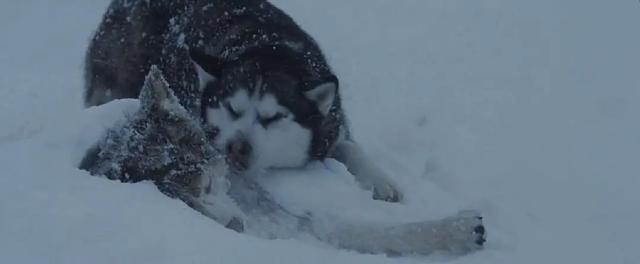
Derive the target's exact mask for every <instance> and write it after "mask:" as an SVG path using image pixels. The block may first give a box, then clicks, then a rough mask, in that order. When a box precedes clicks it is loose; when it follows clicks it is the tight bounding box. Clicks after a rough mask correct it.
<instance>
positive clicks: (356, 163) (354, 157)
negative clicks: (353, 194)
mask: <svg viewBox="0 0 640 264" xmlns="http://www.w3.org/2000/svg"><path fill="white" fill-rule="evenodd" d="M333 158H335V159H336V160H338V161H340V162H342V163H343V164H344V165H345V166H347V170H349V172H350V173H351V174H353V175H354V176H355V178H356V181H358V183H360V186H362V188H364V189H367V190H372V191H373V199H376V200H383V201H387V202H399V201H400V199H401V195H400V192H399V191H398V189H397V188H396V187H395V186H394V185H393V184H392V183H391V182H390V179H389V177H388V176H387V175H386V174H385V173H384V172H383V171H382V170H381V169H380V168H378V167H377V166H376V165H375V164H373V162H372V161H371V160H370V159H369V158H368V157H367V155H366V154H365V153H364V151H363V150H362V148H361V147H360V146H358V144H357V143H355V142H353V141H350V140H342V141H340V142H338V143H337V144H336V147H335V151H334V153H333Z"/></svg>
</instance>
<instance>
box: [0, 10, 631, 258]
mask: <svg viewBox="0 0 640 264" xmlns="http://www.w3.org/2000/svg"><path fill="white" fill-rule="evenodd" d="M274 2H275V3H276V4H277V5H278V6H280V7H282V8H283V9H284V10H286V11H287V12H288V13H289V14H291V15H292V16H293V17H294V18H295V19H296V20H297V21H298V22H299V23H300V24H301V25H302V26H303V28H305V29H307V30H308V31H309V32H310V33H311V34H312V35H313V36H315V37H316V39H317V40H318V42H319V43H320V44H321V46H322V47H323V48H324V50H325V52H326V54H327V56H328V57H329V60H330V62H331V63H332V65H333V66H334V68H335V70H336V72H337V73H338V75H339V76H340V78H341V83H342V89H343V90H342V93H343V98H344V101H345V103H344V104H345V108H346V109H347V111H348V113H349V115H350V121H351V125H352V130H353V132H354V134H355V136H356V138H357V139H359V141H360V142H361V143H363V145H365V146H366V149H367V150H368V151H369V152H370V154H371V155H372V156H373V157H374V158H375V159H376V160H377V161H378V162H379V163H380V165H381V166H382V167H383V168H384V169H385V170H386V171H388V172H389V173H390V174H392V175H393V176H394V179H395V180H396V181H397V182H398V185H399V186H400V188H401V189H402V191H403V192H404V193H405V196H406V201H405V202H404V204H402V205H392V204H386V203H379V202H374V201H371V200H370V199H368V197H369V194H368V193H366V192H364V191H361V190H359V189H358V188H357V187H356V185H355V183H354V181H353V179H352V178H350V177H349V176H348V175H345V174H346V173H345V172H344V171H342V170H337V171H329V170H326V169H322V167H323V166H319V165H318V164H314V165H312V166H311V167H310V168H309V169H308V170H307V172H308V173H293V174H291V173H289V174H282V175H272V178H270V179H268V180H266V181H267V182H266V184H267V185H268V187H269V189H270V190H271V191H273V192H274V194H275V196H276V197H277V199H278V200H279V201H281V202H282V203H283V204H284V205H286V206H287V207H289V208H291V209H292V210H298V209H300V210H307V209H310V210H314V211H320V212H323V213H325V214H327V215H335V216H340V217H349V218H351V217H353V218H355V219H369V220H377V221H395V222H405V221H412V220H419V219H436V218H440V217H443V216H447V215H450V214H453V213H455V212H456V211H458V210H464V209H476V210H480V211H482V212H483V214H484V216H485V223H486V225H487V228H488V231H489V237H488V240H489V241H488V244H487V245H486V248H485V249H484V250H482V251H480V252H477V253H474V254H471V255H468V256H463V257H448V256H430V257H409V258H387V257H385V256H373V255H361V254H357V253H354V252H348V251H342V250H335V249H332V248H331V247H329V246H327V245H324V244H321V243H318V242H313V241H308V240H263V239H259V238H255V237H251V236H247V235H242V234H237V233H234V232H233V231H229V230H227V229H225V228H223V227H222V226H220V225H218V224H217V223H215V222H214V221H211V220H209V219H207V218H206V217H204V216H202V215H200V214H199V213H197V212H195V211H193V210H191V209H190V208H188V207H187V206H185V205H184V204H182V203H181V202H179V201H177V200H171V199H168V198H166V197H165V196H164V195H162V194H161V193H160V192H158V191H157V190H156V189H155V187H154V186H152V185H151V184H144V183H143V184H135V185H128V184H120V183H115V182H111V181H108V180H104V179H101V178H95V177H90V176H89V175H88V174H87V173H85V172H83V171H80V170H77V169H75V165H76V164H77V162H79V160H80V158H81V157H82V155H83V152H84V150H85V149H86V148H87V147H88V146H89V145H90V144H92V143H93V142H94V141H95V140H96V139H97V138H98V137H99V136H100V133H101V132H102V131H103V129H104V128H105V127H108V126H109V125H110V124H112V123H113V122H115V121H116V120H117V119H119V118H121V117H122V113H123V112H124V111H131V110H132V108H133V107H135V103H134V102H132V101H120V102H115V103H113V104H109V105H107V106H105V107H100V108H94V109H88V110H84V109H82V103H81V94H82V59H83V56H84V50H85V49H86V46H87V43H88V39H89V37H90V35H91V33H92V30H93V29H94V28H95V27H96V25H97V24H98V22H99V20H100V16H101V14H102V12H103V11H104V10H105V8H106V5H107V4H108V0H99V1H98V0H96V1H86V0H57V1H49V0H28V1H26V0H25V1H3V2H2V3H0V35H1V36H2V37H1V39H2V41H0V62H1V63H0V263H262V264H266V263H440V262H447V263H492V264H499V263H522V264H526V263H536V264H537V263H582V264H586V263H597V264H599V263H637V262H638V259H640V250H639V249H640V242H638V238H639V237H640V231H639V228H638V224H639V223H640V203H638V201H639V200H640V168H639V167H638V166H639V164H640V118H639V116H640V103H639V101H640V70H639V69H640V48H639V47H640V34H638V26H639V25H640V3H638V1H635V0H617V1H600V0H564V1H557V0H536V1H512V0H485V1H473V0H468V1H462V0H455V1H452V0H429V1H425V0H398V1H388V0H358V1H355V0H354V1H341V0H323V1H310V0H309V1H293V0H277V1H274ZM328 162H331V161H328ZM329 167H332V168H336V167H338V168H339V166H333V165H332V166H329ZM294 174H295V175H294Z"/></svg>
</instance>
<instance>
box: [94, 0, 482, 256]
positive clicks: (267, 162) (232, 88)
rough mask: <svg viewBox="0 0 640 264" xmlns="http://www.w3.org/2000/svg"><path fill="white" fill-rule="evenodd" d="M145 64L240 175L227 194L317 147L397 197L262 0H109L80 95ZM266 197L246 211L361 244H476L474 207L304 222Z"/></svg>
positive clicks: (330, 80)
mask: <svg viewBox="0 0 640 264" xmlns="http://www.w3.org/2000/svg"><path fill="white" fill-rule="evenodd" d="M152 65H157V66H158V68H159V70H161V71H162V72H163V73H164V76H163V78H164V79H166V81H167V83H168V85H169V87H171V89H172V90H173V93H172V94H175V96H176V98H177V100H178V101H179V103H180V105H181V106H182V107H184V108H185V110H186V112H187V113H189V114H190V115H191V116H192V117H194V118H195V119H197V120H200V121H201V122H202V126H203V127H204V128H205V129H204V130H203V131H206V134H207V139H208V141H210V142H213V145H214V147H215V148H217V149H218V150H219V151H222V152H224V154H225V155H226V159H227V162H226V163H227V164H228V166H229V167H230V169H231V171H232V172H233V174H235V175H238V176H242V177H233V176H232V177H230V180H231V181H232V183H231V187H230V188H231V189H230V190H229V194H230V195H231V196H232V198H234V199H236V201H237V202H238V203H239V204H241V205H242V204H244V205H247V204H248V205H252V204H264V203H262V202H261V201H260V200H263V199H268V195H266V194H263V193H261V192H262V190H259V186H256V185H255V183H254V182H253V181H251V180H245V179H248V178H247V177H246V176H247V175H250V174H252V172H255V171H257V170H262V169H271V168H299V167H302V166H304V165H305V164H306V163H307V162H308V161H311V160H322V159H325V158H335V159H337V160H338V161H341V162H343V163H344V164H345V165H346V166H347V168H348V170H349V171H350V172H351V173H352V174H353V175H355V177H356V179H357V181H358V182H359V183H360V184H361V185H362V187H363V188H366V189H369V190H372V191H373V197H374V198H375V199H379V200H385V201H390V202H397V201H399V200H400V198H401V197H400V194H399V192H398V191H397V189H396V188H395V187H394V185H393V184H392V183H391V181H390V179H389V177H387V176H386V175H385V173H383V172H382V171H381V170H380V169H378V168H376V166H375V165H374V164H373V163H372V162H371V161H370V160H369V159H368V158H367V157H366V155H365V154H364V153H363V151H362V149H361V148H360V147H359V146H358V144H356V143H355V142H354V141H353V140H352V139H351V138H350V136H349V132H348V128H347V125H346V123H345V118H344V113H343V111H342V108H341V102H340V95H339V82H338V78H337V77H336V76H335V75H334V74H333V73H332V71H331V69H330V67H329V66H328V63H327V62H326V60H325V58H324V56H323V54H322V52H321V51H320V49H319V47H318V45H317V44H316V42H315V41H314V40H313V39H312V38H311V37H310V36H309V35H308V34H306V33H305V32H304V31H303V30H302V29H300V28H299V27H298V25H297V24H296V23H295V22H294V21H293V20H292V19H291V18H290V17H289V16H287V15H286V14H285V13H284V12H282V11H281V10H279V9H278V8H276V7H274V6H273V5H271V4H270V3H268V2H267V1H264V0H227V1H225V0H155V1H147V0H114V1H113V2H112V3H111V5H110V6H109V8H108V10H107V12H106V14H105V16H104V18H103V21H102V23H101V24H100V26H99V28H98V31H97V32H96V34H95V36H94V38H93V39H92V41H91V44H90V47H89V51H88V54H87V59H86V74H85V78H86V90H85V103H86V105H87V106H94V105H100V104H103V103H106V102H109V101H111V100H114V99H119V98H137V97H138V95H139V94H140V89H141V87H143V82H144V79H145V75H146V74H147V72H148V71H149V69H150V68H151V66H152ZM88 160H95V159H88ZM219 176H220V175H218V177H219ZM234 181H236V182H237V181H240V183H237V184H234V183H233V182H234ZM197 182H200V181H197ZM200 188H203V186H200ZM234 188H238V190H234ZM238 193H241V194H242V195H239V197H233V194H238ZM252 195H253V196H252ZM247 197H248V198H247ZM242 199H246V201H241V200H242ZM203 204H204V203H203ZM268 207H269V208H267V207H265V208H258V210H263V212H264V214H265V215H271V216H273V215H277V214H280V215H283V217H282V218H280V219H283V218H287V217H292V218H293V219H294V220H293V221H294V222H296V223H298V224H300V223H302V224H301V226H303V227H304V229H306V230H307V231H309V232H311V233H313V234H314V235H315V236H316V237H318V238H319V239H321V240H323V241H327V242H330V243H333V244H335V245H336V246H338V247H342V248H348V249H354V250H358V251H362V252H369V253H400V254H412V253H416V254H426V253H430V252H432V251H434V250H449V251H459V252H462V253H464V252H469V251H472V250H475V249H478V248H480V246H481V245H482V243H484V227H482V222H481V220H480V218H479V217H478V216H477V215H476V214H471V215H459V216H455V217H452V218H446V219H443V220H439V221H433V222H420V223H414V224H405V225H399V226H372V225H361V224H340V225H335V226H331V225H328V226H327V225H321V224H318V223H309V224H305V223H306V222H307V221H311V220H310V219H308V218H305V217H302V218H300V217H296V216H292V215H290V214H288V213H287V212H286V211H285V210H283V209H282V208H280V207H279V206H277V204H272V206H268ZM201 211H206V213H205V214H207V215H209V216H210V217H212V218H213V219H218V220H220V219H226V220H220V221H223V223H222V224H225V225H227V226H229V225H230V224H231V223H230V222H229V221H228V220H229V219H235V218H236V217H240V218H242V216H236V215H228V214H234V213H230V212H235V211H234V210H217V209H214V210H208V209H206V208H204V209H201ZM255 219H258V217H255ZM276 222H277V221H276Z"/></svg>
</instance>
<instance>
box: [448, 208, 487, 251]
mask: <svg viewBox="0 0 640 264" xmlns="http://www.w3.org/2000/svg"><path fill="white" fill-rule="evenodd" d="M440 232H441V234H446V237H444V238H442V240H441V241H442V242H443V244H442V245H441V246H442V248H443V249H445V250H447V251H450V252H453V253H457V254H464V253H468V252H471V251H474V250H478V249H481V248H482V246H483V245H484V243H485V242H486V241H487V232H486V228H485V226H484V224H483V223H482V216H480V214H478V213H477V212H473V211H464V212H461V213H459V214H458V215H457V216H454V217H450V218H446V219H444V220H442V223H441V230H440Z"/></svg>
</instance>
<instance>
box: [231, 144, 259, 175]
mask: <svg viewBox="0 0 640 264" xmlns="http://www.w3.org/2000/svg"><path fill="white" fill-rule="evenodd" d="M252 150H253V148H252V147H251V144H250V143H249V141H247V140H246V139H238V140H234V141H232V142H230V143H229V144H228V145H227V162H228V163H229V166H231V168H232V169H235V170H240V171H243V170H246V169H248V168H249V162H250V158H251V152H252Z"/></svg>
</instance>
